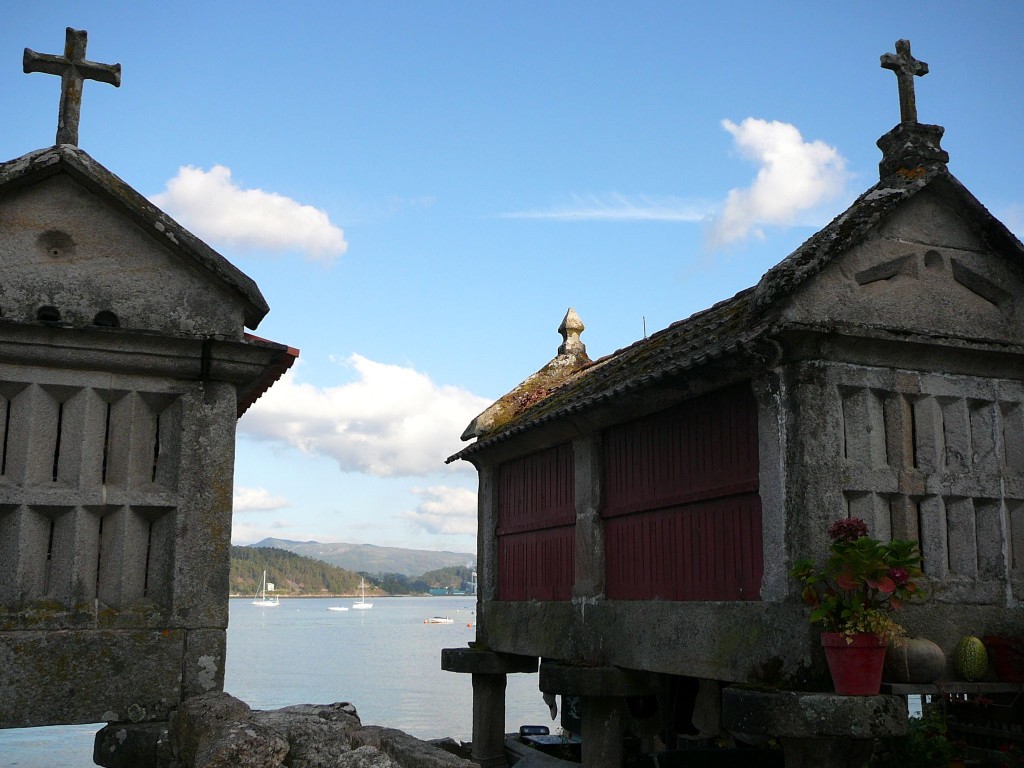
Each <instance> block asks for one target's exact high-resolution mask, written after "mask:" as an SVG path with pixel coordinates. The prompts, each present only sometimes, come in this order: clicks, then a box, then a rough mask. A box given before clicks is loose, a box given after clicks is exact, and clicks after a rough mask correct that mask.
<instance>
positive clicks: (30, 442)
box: [7, 384, 59, 486]
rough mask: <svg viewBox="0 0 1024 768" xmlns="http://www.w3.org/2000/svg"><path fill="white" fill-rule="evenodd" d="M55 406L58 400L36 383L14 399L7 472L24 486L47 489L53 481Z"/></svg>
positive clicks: (55, 436)
mask: <svg viewBox="0 0 1024 768" xmlns="http://www.w3.org/2000/svg"><path fill="white" fill-rule="evenodd" d="M58 407H59V403H58V401H57V400H55V399H54V398H53V397H52V396H51V395H50V393H48V392H47V391H45V390H44V389H43V388H42V387H40V386H38V385H35V384H33V385H32V386H30V387H28V388H27V389H26V390H25V392H24V393H23V394H22V395H20V396H19V397H18V398H17V399H16V400H15V414H13V415H12V417H11V421H12V422H14V424H15V426H16V429H15V431H14V433H13V434H12V435H11V438H12V443H13V445H12V446H11V447H10V452H11V456H10V457H9V458H8V466H7V469H8V474H9V475H12V477H13V478H15V479H16V481H20V482H21V483H22V484H23V485H25V486H39V485H46V486H49V485H50V484H52V482H53V452H54V448H55V445H56V442H57V411H58Z"/></svg>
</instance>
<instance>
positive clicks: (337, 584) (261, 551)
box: [230, 546, 472, 597]
mask: <svg viewBox="0 0 1024 768" xmlns="http://www.w3.org/2000/svg"><path fill="white" fill-rule="evenodd" d="M264 571H266V572H267V580H268V581H270V582H273V584H274V594H277V595H285V596H288V595H292V596H305V597H317V596H324V597H326V596H331V595H356V594H359V582H360V580H361V579H366V583H367V591H366V593H367V595H418V594H420V595H421V594H427V593H428V592H429V591H430V590H431V589H455V590H458V589H465V588H466V587H467V585H468V583H469V580H470V578H471V575H472V571H471V569H469V568H466V567H463V566H453V567H448V568H440V569H438V570H435V571H430V572H428V573H425V574H423V575H421V576H416V577H411V576H407V575H405V574H401V573H386V574H368V573H357V572H355V571H349V570H346V569H344V568H339V567H338V566H335V565H331V564H330V563H325V562H324V561H323V560H316V559H314V558H311V557H304V556H302V555H297V554H295V553H294V552H289V551H288V550H285V549H275V548H273V547H238V546H232V547H231V587H230V589H231V594H233V595H255V594H256V592H258V591H259V589H260V585H261V584H262V582H263V572H264Z"/></svg>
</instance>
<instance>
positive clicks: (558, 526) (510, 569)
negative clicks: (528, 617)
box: [498, 443, 576, 600]
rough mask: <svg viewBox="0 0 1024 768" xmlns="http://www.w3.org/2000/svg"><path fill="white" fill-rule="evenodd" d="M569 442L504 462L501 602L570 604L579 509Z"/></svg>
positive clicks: (500, 509) (500, 501) (500, 497)
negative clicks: (552, 601) (561, 602)
mask: <svg viewBox="0 0 1024 768" xmlns="http://www.w3.org/2000/svg"><path fill="white" fill-rule="evenodd" d="M573 481H574V478H573V461H572V446H571V445H570V444H568V443H565V444H563V445H558V446H555V447H554V448H549V449H547V450H544V451H540V452H538V453H535V454H531V455H529V456H525V457H523V458H520V459H515V460H513V461H510V462H506V463H505V464H503V465H502V466H501V468H500V470H499V478H498V599H499V600H569V599H570V598H571V597H572V583H573V577H574V559H573V554H574V549H575V544H574V535H575V528H576V508H575V502H574V494H573Z"/></svg>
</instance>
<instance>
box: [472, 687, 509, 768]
mask: <svg viewBox="0 0 1024 768" xmlns="http://www.w3.org/2000/svg"><path fill="white" fill-rule="evenodd" d="M507 682H508V675H505V674H500V673H496V674H491V673H487V672H478V673H476V674H474V675H473V751H472V758H473V762H474V763H478V764H479V765H481V766H482V767H483V768H498V767H499V766H501V768H504V767H505V766H506V765H507V764H508V761H507V760H506V759H505V686H506V683H507Z"/></svg>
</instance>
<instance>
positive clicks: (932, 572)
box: [919, 496, 949, 580]
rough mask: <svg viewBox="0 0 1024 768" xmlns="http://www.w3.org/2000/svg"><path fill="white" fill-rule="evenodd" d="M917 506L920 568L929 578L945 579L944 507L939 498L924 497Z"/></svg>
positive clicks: (946, 545)
mask: <svg viewBox="0 0 1024 768" xmlns="http://www.w3.org/2000/svg"><path fill="white" fill-rule="evenodd" d="M919 506H920V520H921V564H922V567H923V569H924V572H925V575H927V576H928V577H929V578H932V579H940V580H941V579H945V578H946V576H947V574H948V573H949V547H948V544H947V538H948V535H949V534H948V530H947V528H946V505H945V503H944V502H943V500H942V497H941V496H926V497H925V498H923V499H921V502H920V505H919Z"/></svg>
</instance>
